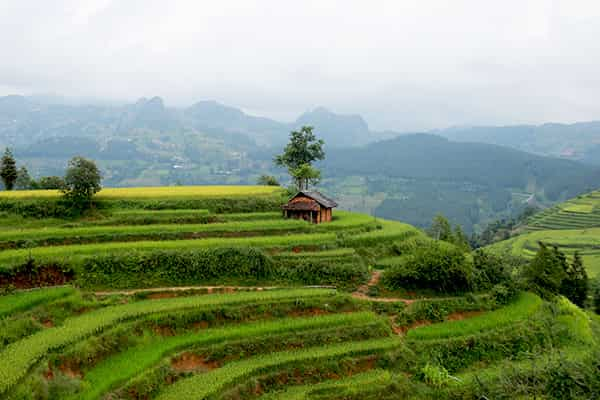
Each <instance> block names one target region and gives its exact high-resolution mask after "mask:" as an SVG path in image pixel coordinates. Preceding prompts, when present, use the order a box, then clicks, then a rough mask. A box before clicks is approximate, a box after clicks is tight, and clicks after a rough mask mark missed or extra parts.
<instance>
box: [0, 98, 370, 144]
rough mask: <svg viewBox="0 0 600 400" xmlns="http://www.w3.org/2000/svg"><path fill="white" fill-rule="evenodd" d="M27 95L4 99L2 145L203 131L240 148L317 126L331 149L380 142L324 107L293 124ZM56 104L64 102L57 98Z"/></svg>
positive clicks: (363, 126)
mask: <svg viewBox="0 0 600 400" xmlns="http://www.w3.org/2000/svg"><path fill="white" fill-rule="evenodd" d="M40 99H44V98H39V97H38V98H28V97H23V96H6V97H0V145H5V146H22V145H32V144H34V143H35V142H39V141H43V140H44V139H47V138H50V137H59V136H60V137H79V136H91V137H94V138H95V139H96V140H97V141H98V142H99V143H104V142H106V141H107V140H109V139H110V138H111V137H113V136H117V137H123V136H136V135H138V134H140V133H143V132H154V133H162V134H164V133H166V134H170V135H173V134H179V133H182V132H188V133H190V132H192V133H194V132H195V133H200V134H205V135H208V136H211V137H213V138H219V139H222V140H225V141H226V142H227V143H229V144H231V145H234V144H236V143H244V144H245V145H250V144H255V145H257V146H267V147H269V146H276V147H280V146H282V145H283V144H285V143H286V141H287V139H288V136H289V132H290V131H291V130H293V129H296V128H298V127H300V126H302V125H312V126H314V127H315V131H316V133H317V134H318V136H319V137H321V138H323V139H325V141H326V143H327V146H329V147H341V146H342V147H343V146H356V145H360V144H365V143H368V142H370V141H373V140H375V139H377V137H378V136H377V135H376V134H373V133H371V132H370V131H369V127H368V125H367V123H366V122H365V121H364V120H363V119H362V118H361V117H360V116H358V115H340V114H336V113H333V112H331V111H329V110H327V109H325V108H323V107H320V108H316V109H314V110H312V111H309V112H306V113H304V114H302V115H301V116H300V117H299V118H298V119H297V120H296V121H294V122H293V123H285V122H279V121H275V120H272V119H269V118H264V117H257V116H252V115H248V114H246V113H244V112H243V111H242V110H240V109H237V108H234V107H229V106H225V105H222V104H219V103H217V102H214V101H200V102H197V103H195V104H193V105H192V106H190V107H187V108H169V107H166V106H165V104H164V102H163V100H162V99H161V98H160V97H153V98H151V99H147V98H141V99H139V100H138V101H137V102H135V103H133V104H125V105H75V104H71V103H69V104H65V103H54V102H51V101H49V102H46V101H43V100H40ZM51 99H54V100H55V101H58V100H56V99H59V98H55V97H52V98H51Z"/></svg>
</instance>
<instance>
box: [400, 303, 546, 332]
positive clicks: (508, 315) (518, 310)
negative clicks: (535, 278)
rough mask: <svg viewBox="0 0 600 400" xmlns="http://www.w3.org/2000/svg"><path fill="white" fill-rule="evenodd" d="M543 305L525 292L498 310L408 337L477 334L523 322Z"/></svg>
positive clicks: (424, 330) (425, 329)
mask: <svg viewBox="0 0 600 400" xmlns="http://www.w3.org/2000/svg"><path fill="white" fill-rule="evenodd" d="M541 305H542V300H541V299H540V298H539V297H538V296H536V295H534V294H532V293H526V292H524V293H521V294H519V296H518V297H517V299H516V300H515V301H514V302H512V303H511V304H509V305H507V306H506V307H502V308H500V309H498V310H494V311H490V312H487V313H484V314H481V315H478V316H475V317H473V318H468V319H464V320H459V321H449V322H442V323H439V324H433V325H429V326H425V327H420V328H415V329H411V330H409V331H408V333H407V335H406V336H407V338H408V339H411V340H430V339H445V338H450V337H455V336H465V335H472V334H477V333H480V332H483V331H486V330H490V329H496V328H500V327H504V326H507V325H510V324H513V323H515V322H519V321H523V320H525V319H527V318H529V317H530V316H531V315H533V314H534V313H535V312H536V310H538V309H539V307H540V306H541Z"/></svg>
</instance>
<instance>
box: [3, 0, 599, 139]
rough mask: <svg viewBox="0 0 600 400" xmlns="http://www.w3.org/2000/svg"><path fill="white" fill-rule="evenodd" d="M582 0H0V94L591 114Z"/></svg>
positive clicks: (534, 116) (295, 108)
mask: <svg viewBox="0 0 600 400" xmlns="http://www.w3.org/2000/svg"><path fill="white" fill-rule="evenodd" d="M598 37H600V3H598V2H596V1H594V0H590V1H573V0H564V1H561V0H556V1H549V0H548V1H545V0H539V1H524V0H504V1H502V2H487V1H476V0H453V1H442V0H440V1H434V0H428V1H426V0H424V1H401V0H395V1H379V0H373V1H368V2H366V1H351V0H345V1H342V0H336V1H332V0H320V1H301V2H298V1H288V0H279V1H274V0H255V1H244V0H237V1H233V0H222V1H219V2H211V1H177V0H175V1H168V2H167V1H156V0H129V1H117V0H112V1H111V0H77V1H71V0H55V1H52V2H47V1H43V0H38V1H33V0H4V1H3V2H2V3H0V49H1V51H2V60H3V62H1V63H0V94H3V93H4V94H6V93H8V91H11V92H15V91H16V92H20V93H25V94H28V93H50V92H51V93H57V94H64V95H67V96H84V97H98V98H103V99H119V100H129V101H130V100H134V99H135V98H137V97H141V96H154V95H160V96H162V97H164V98H165V99H166V101H167V104H172V105H186V104H189V103H192V102H194V101H196V100H199V99H216V100H219V101H221V102H224V103H228V104H231V105H234V106H240V107H243V108H245V109H251V110H257V111H258V112H260V113H262V114H263V115H267V116H273V117H278V118H284V119H291V118H293V117H295V116H296V115H297V114H299V113H300V112H302V111H303V110H305V109H308V108H312V107H314V106H316V105H326V106H328V107H331V108H333V109H334V110H336V111H340V112H348V113H361V114H363V115H365V116H366V117H367V119H368V121H369V122H370V124H371V125H372V126H374V127H375V128H379V129H398V130H414V129H429V128H436V127H444V126H448V125H456V124H472V123H488V124H509V123H520V122H545V121H574V120H585V119H598V118H600V103H599V102H598V101H597V98H598V94H599V91H600V78H599V76H600V74H598V71H599V70H600V68H599V66H600V42H598V41H597V38H598Z"/></svg>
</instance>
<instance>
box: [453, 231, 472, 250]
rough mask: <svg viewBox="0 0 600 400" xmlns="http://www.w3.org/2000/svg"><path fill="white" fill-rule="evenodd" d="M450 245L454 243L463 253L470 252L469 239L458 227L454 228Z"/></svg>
mask: <svg viewBox="0 0 600 400" xmlns="http://www.w3.org/2000/svg"><path fill="white" fill-rule="evenodd" d="M452 243H454V244H455V245H456V246H457V247H458V248H460V249H463V250H464V251H470V250H471V245H470V244H469V239H468V238H467V235H465V233H464V232H463V230H462V228H461V227H460V225H456V226H455V227H454V233H453V234H452Z"/></svg>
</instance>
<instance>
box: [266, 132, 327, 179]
mask: <svg viewBox="0 0 600 400" xmlns="http://www.w3.org/2000/svg"><path fill="white" fill-rule="evenodd" d="M324 144H325V142H324V141H323V140H322V139H317V137H316V136H315V134H314V133H313V127H312V126H303V127H302V128H300V130H299V131H292V132H291V133H290V142H289V143H288V144H287V145H286V146H285V148H284V149H283V154H280V155H278V156H277V157H275V159H274V162H275V165H277V166H280V167H286V168H287V170H288V172H289V174H290V175H291V176H292V179H293V180H294V184H295V185H296V187H297V188H298V190H305V189H308V185H309V184H314V183H316V182H317V181H318V180H319V178H320V175H321V173H320V171H319V170H317V169H315V168H314V167H313V166H312V163H313V162H314V161H317V160H322V159H324V158H325V152H324V151H323V145H324Z"/></svg>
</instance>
